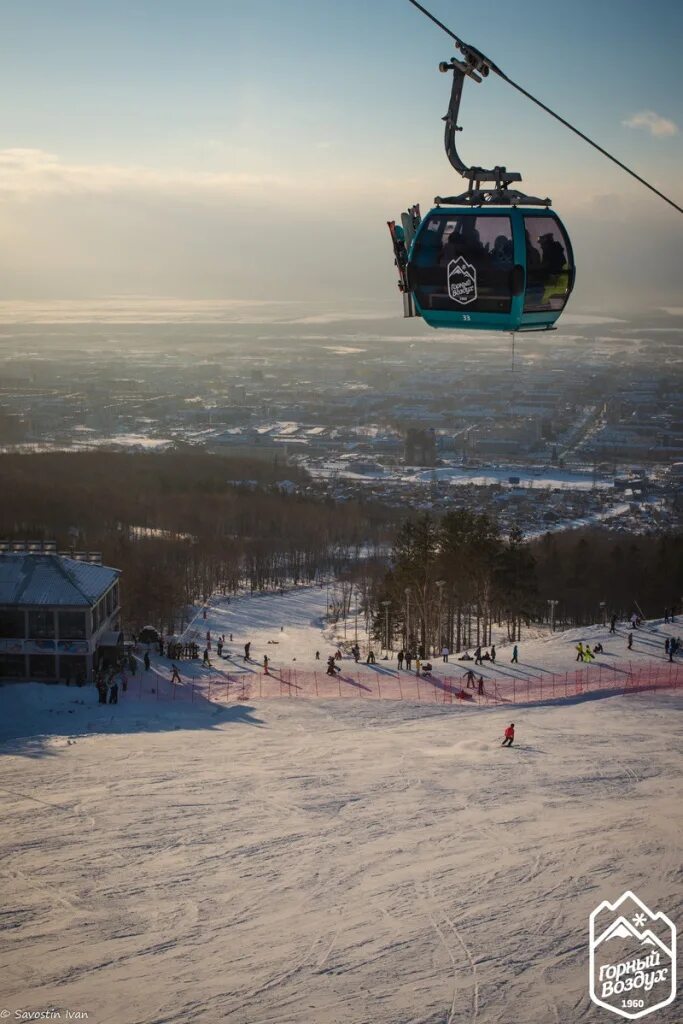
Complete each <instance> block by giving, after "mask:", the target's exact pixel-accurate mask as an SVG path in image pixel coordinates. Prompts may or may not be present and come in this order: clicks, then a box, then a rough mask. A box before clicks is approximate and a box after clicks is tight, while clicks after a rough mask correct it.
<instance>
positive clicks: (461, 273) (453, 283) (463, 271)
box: [448, 256, 477, 306]
mask: <svg viewBox="0 0 683 1024" xmlns="http://www.w3.org/2000/svg"><path fill="white" fill-rule="evenodd" d="M448 294H449V296H450V298H451V299H453V302H457V303H458V304H459V305H461V306H467V305H469V303H470V302H475V301H476V298H477V271H476V270H475V268H474V267H473V266H472V264H471V263H468V262H467V260H466V259H465V257H464V256H458V258H457V260H451V261H450V263H449V264H448Z"/></svg>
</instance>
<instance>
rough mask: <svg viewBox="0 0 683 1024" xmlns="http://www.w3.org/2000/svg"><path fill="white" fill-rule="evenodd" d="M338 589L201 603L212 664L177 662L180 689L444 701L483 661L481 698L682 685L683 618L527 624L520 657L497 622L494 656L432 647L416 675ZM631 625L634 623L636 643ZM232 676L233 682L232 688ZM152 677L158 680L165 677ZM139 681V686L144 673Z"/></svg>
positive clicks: (199, 620) (199, 632)
mask: <svg viewBox="0 0 683 1024" xmlns="http://www.w3.org/2000/svg"><path fill="white" fill-rule="evenodd" d="M333 597H334V595H333V594H332V593H331V592H330V594H328V592H327V590H326V589H325V588H319V587H308V588H306V587H302V588H300V589H294V590H291V591H288V592H286V593H284V594H282V595H280V594H268V593H266V594H255V595H254V596H242V597H238V598H231V599H226V598H222V599H221V598H216V599H215V600H214V601H213V602H211V604H210V605H209V606H208V607H207V608H206V609H205V610H204V609H202V610H198V612H197V614H196V616H195V618H194V620H193V621H192V622H191V623H190V625H189V626H188V628H187V629H186V630H185V633H184V634H183V639H185V640H195V641H196V642H197V644H198V645H199V650H200V652H202V651H203V650H204V648H205V647H206V645H207V642H208V640H207V638H208V639H210V643H211V650H210V666H208V667H205V666H203V665H202V664H201V662H196V661H195V662H192V661H189V660H183V661H180V662H178V666H179V669H180V674H181V678H182V680H183V684H184V687H185V688H184V689H183V690H181V689H178V690H177V692H176V697H177V698H178V699H189V698H190V696H191V694H190V690H189V688H190V687H191V686H192V684H194V687H195V692H201V693H202V694H203V695H204V696H205V697H209V696H210V697H211V699H215V698H216V697H218V699H220V700H223V701H225V700H226V699H227V700H234V699H256V698H259V697H265V696H272V697H275V696H311V697H316V696H328V697H333V696H337V697H346V696H355V697H360V696H363V697H382V698H393V699H407V700H412V701H418V702H422V701H427V702H435V701H438V700H441V701H442V702H443V701H444V700H449V701H450V700H452V699H454V695H455V694H457V693H458V692H460V691H461V690H462V688H463V686H464V685H465V673H466V672H467V671H468V670H470V669H472V670H474V671H476V678H477V680H478V678H479V677H480V676H481V677H482V678H483V688H484V693H483V695H482V696H481V698H480V697H479V695H478V694H477V693H475V692H473V690H472V689H470V696H471V699H472V700H473V701H475V702H481V703H487V704H488V703H492V702H500V701H502V702H514V703H519V702H520V701H529V700H547V699H553V698H559V697H566V696H573V695H576V694H577V693H592V692H603V691H606V690H609V689H612V690H623V689H624V688H626V687H633V686H634V685H637V684H639V683H640V684H642V683H643V682H645V683H656V684H657V685H662V686H664V685H671V684H673V683H675V682H678V684H679V685H683V667H682V666H681V665H680V664H679V663H678V660H676V661H675V662H674V663H673V664H672V663H670V662H669V659H668V656H667V654H666V652H665V641H666V640H667V639H668V638H670V637H674V636H676V637H677V636H679V635H680V634H682V633H683V621H681V620H677V621H676V622H674V623H667V624H664V623H663V622H662V620H657V621H654V622H647V623H644V624H643V625H642V626H641V627H639V628H638V629H636V630H631V628H630V626H628V625H627V624H625V623H618V624H617V627H616V632H615V633H614V634H611V633H610V632H609V627H608V626H589V627H582V628H581V629H574V630H569V631H566V632H563V633H551V632H550V630H549V628H548V627H534V628H532V629H527V630H525V633H524V635H523V638H522V640H521V641H520V643H519V645H518V647H519V651H518V662H516V663H514V664H513V663H512V652H513V646H514V645H513V644H512V643H511V642H510V641H508V640H507V638H506V636H505V634H504V631H503V630H498V631H497V632H494V641H495V645H496V654H497V656H496V661H495V664H494V663H492V662H490V661H485V662H484V663H483V664H481V665H474V662H473V660H472V658H471V656H472V655H473V653H474V647H470V649H469V655H470V660H462V657H461V655H462V654H463V653H464V652H461V655H451V656H450V657H449V660H448V663H447V664H444V662H443V660H442V658H441V657H440V656H436V657H434V656H432V657H431V659H430V660H431V663H432V666H433V669H432V672H431V674H430V678H429V679H428V680H423V681H422V682H417V681H416V679H415V675H414V668H415V666H414V665H413V672H412V673H408V672H406V671H403V672H401V673H398V671H397V669H398V665H397V660H396V651H395V650H394V651H393V652H391V655H390V657H389V658H388V659H387V660H384V659H385V652H384V651H383V650H382V649H381V646H380V644H378V643H377V641H376V640H372V639H370V638H369V637H368V635H367V633H366V630H365V622H364V618H363V616H362V614H359V616H358V621H357V622H356V616H355V614H351V615H350V616H349V617H348V618H347V621H346V624H345V625H344V623H343V622H342V621H339V622H337V623H336V624H335V623H334V622H330V623H328V621H327V609H328V603H329V604H330V605H332V603H333ZM204 613H206V617H204ZM629 633H633V646H632V649H630V650H629V648H628V635H629ZM221 636H225V638H226V641H225V646H224V648H223V651H222V655H221V656H220V657H219V656H218V654H217V650H216V643H217V640H218V638H219V637H221ZM231 636H232V641H231V640H230V637H231ZM356 637H357V639H358V643H359V646H360V648H361V652H362V656H361V661H360V663H359V664H356V663H355V661H354V660H353V658H352V656H351V648H352V646H353V644H354V643H355V642H356ZM246 643H249V644H250V651H249V660H248V661H245V659H244V645H245V644H246ZM579 643H582V644H583V645H589V646H590V647H591V649H592V648H594V647H595V646H596V645H601V646H602V647H603V651H602V652H600V653H597V654H596V655H595V656H594V657H593V659H592V660H591V661H590V663H586V664H584V663H583V662H577V645H578V644H579ZM337 649H339V650H340V651H341V652H342V654H343V658H342V660H341V661H340V662H338V667H339V668H340V670H341V671H340V673H339V675H338V677H337V676H335V678H334V679H330V678H328V677H327V676H326V662H327V658H328V656H329V655H330V654H333V653H334V652H335V651H336V650H337ZM370 649H372V650H373V651H374V653H375V656H376V658H377V661H376V663H375V664H374V665H367V664H366V663H365V662H366V657H367V653H368V651H369V650H370ZM142 651H143V649H141V650H140V652H139V653H140V654H142ZM316 652H318V653H319V656H320V657H319V659H316ZM149 653H150V657H151V662H152V667H153V669H154V670H156V671H158V673H159V677H160V680H159V681H161V680H163V682H162V683H161V686H160V694H161V695H162V696H164V695H165V696H167V697H169V696H170V689H169V686H168V681H169V679H170V677H171V661H170V660H169V659H168V658H167V657H164V658H159V657H158V656H157V654H156V652H155V650H154V649H153V648H150V650H149ZM264 655H265V656H266V657H267V658H268V661H269V670H268V671H269V676H268V678H266V677H265V676H264V674H263V657H264ZM143 678H144V679H145V680H146V682H147V684H148V687H149V682H150V680H151V679H152V677H151V676H149V677H148V676H144V674H143ZM226 681H229V683H230V686H229V687H228V688H227V689H226V685H225V684H226ZM283 684H284V685H283ZM154 685H155V686H156V688H157V689H158V688H159V682H156V683H155V684H154ZM131 686H132V691H133V692H134V693H136V692H137V689H136V687H137V688H138V689H139V687H140V676H139V675H138V679H137V682H135V681H133V682H132V683H131Z"/></svg>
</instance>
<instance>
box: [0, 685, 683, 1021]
mask: <svg viewBox="0 0 683 1024" xmlns="http://www.w3.org/2000/svg"><path fill="white" fill-rule="evenodd" d="M18 691H20V692H21V693H22V694H23V704H24V710H23V712H21V713H20V712H19V711H18V709H17V700H18V698H17V697H16V694H17V692H18ZM36 691H38V695H36ZM12 695H15V696H12ZM81 699H83V700H86V701H87V702H88V703H87V704H86V705H81V704H79V703H74V702H77V701H78V700H81ZM682 703H683V701H682V699H681V696H680V694H678V695H673V694H672V695H669V694H665V693H658V694H642V695H634V696H629V697H612V698H607V699H604V700H599V701H594V702H591V703H588V704H577V705H571V704H569V705H555V706H547V707H538V708H526V709H524V710H522V709H517V714H516V727H517V735H518V744H519V745H518V746H517V747H513V748H512V749H511V750H507V749H505V750H504V749H502V748H501V747H500V735H501V732H502V729H503V727H504V726H505V725H506V724H507V722H508V719H509V715H508V714H507V713H506V711H505V710H503V709H497V708H496V709H493V708H492V709H488V710H481V711H480V710H475V709H467V708H457V709H455V708H450V707H443V706H435V707H427V706H422V707H418V706H415V705H411V704H408V703H398V702H397V703H394V702H381V703H380V702H360V701H348V702H340V701H329V702H320V703H316V702H312V701H302V702H291V701H271V702H263V703H261V704H259V705H257V706H249V705H247V706H241V705H239V706H231V707H228V708H224V707H220V706H211V705H203V706H197V705H194V706H185V705H183V706H181V705H175V706H174V705H172V704H167V705H158V704H155V703H153V702H151V701H150V702H145V701H144V700H143V701H139V702H132V701H131V702H129V703H128V704H127V705H124V704H122V705H120V706H118V707H114V708H100V707H98V706H97V705H95V704H94V703H93V694H92V691H91V690H87V691H82V692H81V693H78V692H77V691H75V690H74V689H67V688H61V687H54V688H53V687H50V688H48V687H40V686H38V685H37V684H31V685H28V686H24V687H21V688H20V687H5V688H3V689H2V690H0V704H1V705H2V710H3V712H4V714H3V726H2V729H3V731H4V732H5V733H7V732H8V733H9V735H10V736H12V735H13V736H14V738H13V739H12V738H7V739H6V740H5V742H4V743H2V746H1V747H0V751H1V753H2V755H3V756H2V758H1V765H2V767H1V769H0V770H1V772H2V779H1V786H2V788H1V789H0V799H1V802H2V809H3V828H2V832H1V833H0V857H1V858H2V861H1V862H2V868H1V869H0V871H1V873H2V877H3V890H4V893H5V898H4V924H5V929H4V935H3V938H2V940H0V944H1V948H2V964H3V970H2V982H1V988H2V996H3V998H2V1003H3V1005H4V1006H6V1007H7V1008H9V1009H10V1010H11V1011H12V1013H14V1011H15V1010H16V1009H25V1010H26V1009H28V1010H33V1011H35V1010H43V1009H46V1008H48V1007H56V1008H57V1009H61V1010H62V1011H63V1012H65V1011H66V1010H67V1009H71V1010H84V1011H87V1012H88V1014H89V1018H88V1019H89V1020H90V1021H92V1022H96V1024H105V1022H110V1021H134V1022H141V1024H147V1022H149V1024H153V1022H154V1024H158V1022H161V1021H164V1022H186V1021H202V1022H207V1024H208V1022H214V1021H234V1022H236V1024H265V1022H269V1024H271V1022H272V1024H274V1022H282V1024H284V1022H293V1024H342V1022H344V1024H361V1022H370V1021H372V1022H373V1024H398V1022H411V1024H413V1022H415V1024H417V1022H424V1024H426V1022H430V1024H437V1022H438V1024H444V1022H462V1024H474V1022H478V1024H494V1022H495V1024H511V1022H513V1021H520V1022H522V1021H523V1022H524V1024H547V1022H550V1024H559V1022H562V1024H570V1022H574V1021H582V1020H595V1019H597V1016H598V1013H599V1012H600V1011H597V1010H596V1009H595V1008H593V1007H592V1005H591V1004H590V1003H589V1000H588V995H587V986H588V968H587V963H588V959H587V938H586V936H587V922H588V916H589V913H590V912H591V910H592V909H593V908H594V907H595V906H596V905H597V904H598V903H599V902H601V901H602V899H605V898H608V899H610V900H612V899H614V898H616V897H617V896H619V895H621V893H622V892H623V891H624V890H625V889H627V888H628V889H632V890H634V891H635V892H636V893H637V894H639V895H640V897H641V898H642V899H643V900H644V901H645V902H646V903H647V904H648V905H649V906H651V907H653V909H663V910H664V911H665V912H667V913H668V914H669V915H670V916H671V917H673V919H674V920H675V919H676V918H677V917H678V919H679V920H680V910H681V888H680V875H679V870H680V863H679V851H680V848H681V838H682V837H681V829H680V815H679V814H677V812H676V807H677V806H678V791H679V787H680V781H681V759H680V753H678V752H677V743H678V742H679V738H680V729H679V722H678V720H677V716H678V714H679V713H680V711H681V706H682ZM8 704H9V706H8ZM36 704H38V705H40V706H42V710H40V711H38V710H36V707H35V705H36ZM48 708H51V710H48ZM8 712H10V713H11V715H12V716H14V715H16V722H17V724H15V725H14V726H13V725H12V724H11V719H10V718H8V714H7V713H8ZM22 723H23V724H22ZM17 734H19V735H17ZM679 1019H680V1018H679V1015H678V1012H677V1011H676V1009H675V1008H671V1007H669V1008H668V1009H666V1010H663V1011H660V1012H659V1013H658V1014H657V1020H658V1021H662V1022H666V1024H673V1022H674V1021H677V1020H679Z"/></svg>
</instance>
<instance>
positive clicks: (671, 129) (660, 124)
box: [621, 110, 678, 137]
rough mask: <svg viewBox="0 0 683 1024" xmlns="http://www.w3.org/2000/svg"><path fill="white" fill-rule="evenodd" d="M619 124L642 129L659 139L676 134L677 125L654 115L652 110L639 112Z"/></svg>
mask: <svg viewBox="0 0 683 1024" xmlns="http://www.w3.org/2000/svg"><path fill="white" fill-rule="evenodd" d="M621 123H622V124H623V125H625V126H626V127H627V128H644V129H645V131H648V132H650V134H651V135H657V136H659V137H664V136H669V135H677V134H678V125H677V124H676V123H675V122H674V121H670V120H669V119H668V118H667V117H661V116H660V115H659V114H656V113H655V112H654V110H641V111H640V112H639V113H637V114H632V115H631V117H629V118H627V120H626V121H622V122H621Z"/></svg>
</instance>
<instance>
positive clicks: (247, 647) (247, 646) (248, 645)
mask: <svg viewBox="0 0 683 1024" xmlns="http://www.w3.org/2000/svg"><path fill="white" fill-rule="evenodd" d="M250 650H251V642H250V643H246V644H245V645H244V660H245V661H249V651H250Z"/></svg>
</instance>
